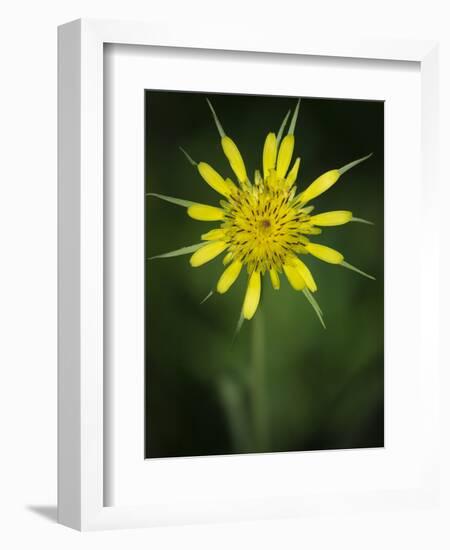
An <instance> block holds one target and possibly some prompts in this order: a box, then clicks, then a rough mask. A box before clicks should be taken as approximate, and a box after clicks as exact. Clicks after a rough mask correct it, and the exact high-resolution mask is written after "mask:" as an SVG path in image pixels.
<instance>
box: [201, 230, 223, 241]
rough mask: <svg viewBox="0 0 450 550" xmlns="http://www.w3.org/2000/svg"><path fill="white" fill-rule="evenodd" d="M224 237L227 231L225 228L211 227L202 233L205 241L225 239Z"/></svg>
mask: <svg viewBox="0 0 450 550" xmlns="http://www.w3.org/2000/svg"><path fill="white" fill-rule="evenodd" d="M224 238H225V231H224V230H223V229H211V231H208V232H207V233H204V234H203V235H202V240H203V241H223V240H224Z"/></svg>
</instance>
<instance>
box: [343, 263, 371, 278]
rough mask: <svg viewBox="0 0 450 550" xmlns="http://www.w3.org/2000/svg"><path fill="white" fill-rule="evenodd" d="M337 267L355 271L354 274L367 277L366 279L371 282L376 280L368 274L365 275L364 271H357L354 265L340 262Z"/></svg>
mask: <svg viewBox="0 0 450 550" xmlns="http://www.w3.org/2000/svg"><path fill="white" fill-rule="evenodd" d="M339 265H341V266H342V267H346V268H347V269H350V270H351V271H355V272H356V273H359V274H360V275H363V276H364V277H367V278H368V279H372V281H375V280H376V279H375V277H373V276H372V275H369V274H368V273H365V272H364V271H361V270H360V269H358V268H357V267H355V266H354V265H351V264H349V263H347V262H342V263H341V264H339Z"/></svg>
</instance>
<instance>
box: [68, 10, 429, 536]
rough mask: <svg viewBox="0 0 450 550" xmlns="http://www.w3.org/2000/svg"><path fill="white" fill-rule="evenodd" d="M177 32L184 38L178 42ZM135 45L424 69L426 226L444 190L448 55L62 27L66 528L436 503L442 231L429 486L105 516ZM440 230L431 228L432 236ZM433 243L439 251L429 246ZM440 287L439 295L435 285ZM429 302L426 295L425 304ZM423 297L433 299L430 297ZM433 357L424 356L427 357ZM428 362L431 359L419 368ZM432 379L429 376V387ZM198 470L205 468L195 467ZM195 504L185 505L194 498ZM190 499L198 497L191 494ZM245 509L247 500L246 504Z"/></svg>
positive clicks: (384, 44)
mask: <svg viewBox="0 0 450 550" xmlns="http://www.w3.org/2000/svg"><path fill="white" fill-rule="evenodd" d="M175 31H176V32H175ZM105 44H128V45H142V46H156V47H166V48H189V49H190V48H195V49H201V50H205V54H207V52H208V51H211V50H225V51H230V52H231V51H232V52H236V53H239V52H258V53H260V54H264V53H269V52H270V53H272V54H273V53H276V54H280V55H286V56H304V55H308V56H313V57H332V58H343V59H344V58H350V59H355V58H356V59H359V60H361V62H362V63H363V62H364V60H367V61H369V60H374V59H377V60H384V61H385V62H390V61H407V62H413V63H417V64H418V67H419V70H420V87H421V100H420V110H421V112H420V114H419V116H420V121H421V124H420V138H421V145H422V151H421V159H420V160H421V193H422V201H421V202H422V205H425V206H424V207H423V209H422V211H421V215H422V216H424V217H429V218H430V219H431V217H432V215H433V212H434V208H435V205H436V195H435V190H436V189H437V181H436V179H437V175H436V168H435V167H436V165H437V163H436V151H437V149H438V148H437V120H438V100H437V94H438V92H437V90H438V88H437V77H438V75H437V66H438V65H437V45H436V44H435V43H433V42H419V41H388V40H361V39H358V38H356V37H355V38H352V37H347V38H345V39H342V38H341V39H338V40H337V39H336V38H334V37H333V38H326V39H325V38H320V39H315V40H313V39H311V38H310V37H304V38H297V37H290V36H283V35H282V34H278V33H275V34H273V35H271V36H270V37H269V36H263V35H262V33H261V34H260V33H258V32H257V30H256V29H255V30H254V31H252V30H251V29H246V32H245V33H242V34H240V33H236V35H233V37H232V38H231V37H230V34H229V32H228V30H227V29H221V28H220V27H218V28H215V29H211V28H209V29H207V30H206V31H205V33H203V34H202V35H201V37H200V36H195V35H194V33H191V32H190V30H189V29H188V28H186V27H184V26H183V25H181V24H180V25H179V26H178V25H176V28H175V26H174V27H171V29H167V28H163V27H160V26H159V25H157V24H156V23H155V24H152V23H133V22H127V23H123V22H114V21H99V20H78V21H75V22H72V23H68V24H66V25H63V26H61V27H60V28H59V34H58V46H59V58H58V86H59V105H58V115H59V142H58V143H59V145H58V161H59V170H58V180H59V184H58V185H59V199H58V208H59V227H58V230H59V244H58V253H59V260H58V269H59V323H58V326H59V355H58V365H59V367H58V376H59V383H58V418H59V422H58V470H59V474H58V518H59V522H60V523H62V524H65V525H68V526H70V527H73V528H76V529H80V530H94V529H110V528H125V527H140V526H153V525H163V524H176V523H189V522H202V521H220V520H224V519H226V520H232V519H254V518H259V517H274V516H293V515H294V516H295V515H299V514H304V513H317V514H320V513H322V512H323V511H324V510H328V509H332V508H335V509H338V508H339V509H340V511H345V510H347V509H353V508H355V507H358V508H360V509H361V508H364V509H367V510H368V511H370V510H376V509H378V508H379V507H383V508H384V509H386V507H400V506H404V505H405V504H406V503H409V504H411V503H414V505H417V506H419V507H420V506H423V505H425V506H428V505H430V504H433V503H434V502H436V499H437V492H438V486H439V478H438V472H437V464H436V463H437V454H436V453H437V451H436V449H435V446H434V445H435V442H436V439H437V435H438V433H437V427H435V426H437V404H436V402H437V395H438V391H437V384H438V342H437V337H438V336H437V335H438V330H437V323H438V321H437V318H438V285H437V279H438V276H437V257H438V244H437V243H438V239H437V238H436V236H435V235H434V233H433V231H434V230H433V227H434V224H428V225H427V234H426V236H427V243H428V244H427V247H426V248H425V247H423V249H421V251H420V254H421V255H422V258H421V259H422V260H423V261H422V262H421V280H425V279H426V280H427V281H428V285H429V287H430V288H429V290H428V292H427V295H426V298H427V299H426V300H425V299H422V300H421V301H420V305H419V308H420V312H421V314H422V316H423V317H424V318H426V319H427V325H426V326H425V325H424V324H423V325H421V334H420V339H421V342H422V344H421V345H422V346H423V347H426V349H427V357H426V361H427V370H426V372H425V371H424V370H423V368H422V369H418V370H417V374H416V375H415V376H417V377H418V378H417V382H418V383H419V382H420V387H421V390H420V391H421V395H420V400H419V405H418V406H419V407H420V410H421V413H422V415H423V418H424V423H427V425H428V426H429V430H428V431H429V435H430V437H429V440H428V441H427V442H428V443H429V446H428V449H427V453H425V454H424V457H423V464H421V467H422V470H421V483H420V484H419V486H414V487H411V488H403V489H402V490H395V491H391V492H390V493H387V492H386V489H383V490H380V491H379V492H376V494H374V492H373V491H372V492H370V491H366V492H365V493H362V494H358V495H354V494H347V493H346V491H345V490H343V489H342V488H341V489H338V490H337V491H334V493H333V494H326V493H325V494H317V495H315V496H314V497H309V498H308V499H307V500H305V499H304V498H302V495H290V496H289V498H285V499H284V500H283V499H282V500H278V501H275V500H273V502H271V503H269V502H267V501H264V499H261V500H260V501H254V502H251V503H250V504H249V503H243V504H242V506H236V505H235V504H236V503H235V502H233V503H231V504H232V505H231V506H228V508H230V510H231V511H230V513H224V510H225V505H220V503H219V505H218V506H217V507H213V508H211V507H209V508H210V510H209V513H207V512H206V509H205V507H204V506H203V507H202V506H197V507H196V506H192V505H191V504H192V503H191V504H190V503H189V498H188V499H187V501H186V503H185V505H184V507H183V506H182V505H181V506H179V507H178V508H177V507H176V506H175V504H174V507H173V510H172V511H170V510H168V509H166V508H164V509H163V510H158V506H157V502H155V503H153V505H152V506H149V505H148V506H147V505H145V504H138V503H136V505H132V504H131V505H130V504H129V503H128V505H127V506H105V494H106V493H107V491H108V487H107V486H106V483H107V477H106V476H105V456H104V450H105V449H104V427H105V412H106V413H107V411H108V409H107V408H106V407H105V399H104V395H105V393H104V392H105V391H106V388H105V386H104V383H103V381H104V369H105V368H106V367H107V365H106V364H105V357H104V347H103V344H104V339H103V337H104V310H105V303H104V249H103V246H104V238H105V235H104V228H105V226H104V208H105V205H104V187H103V186H104V181H103V175H104V154H103V152H104V147H103V144H104V141H103V140H104V138H105V136H104V132H103V129H104V123H103V118H104V84H105V83H104V72H103V65H104V46H105ZM428 227H429V228H428ZM429 243H434V244H433V245H432V246H430V244H429ZM430 281H432V282H433V284H431V285H430ZM421 296H422V295H421ZM422 297H423V296H422ZM422 349H423V348H422ZM418 361H419V362H420V361H421V362H422V363H421V364H422V366H423V362H424V361H425V357H422V358H420V359H418ZM425 374H426V376H425ZM194 460H195V459H194ZM185 496H186V495H185ZM187 496H188V497H189V495H187ZM236 499H237V500H239V496H236Z"/></svg>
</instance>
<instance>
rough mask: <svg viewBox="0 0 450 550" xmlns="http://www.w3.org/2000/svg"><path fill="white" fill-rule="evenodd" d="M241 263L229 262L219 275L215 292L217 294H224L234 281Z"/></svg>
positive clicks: (239, 270)
mask: <svg viewBox="0 0 450 550" xmlns="http://www.w3.org/2000/svg"><path fill="white" fill-rule="evenodd" d="M241 269H242V264H241V262H237V261H236V262H233V263H232V264H230V265H229V266H228V267H227V268H226V269H225V271H224V272H223V273H222V275H221V276H220V279H219V281H218V283H217V292H218V293H219V294H224V293H225V292H226V291H227V290H228V289H229V288H230V286H231V285H232V284H233V283H234V282H235V281H236V279H237V278H238V277H239V273H240V272H241Z"/></svg>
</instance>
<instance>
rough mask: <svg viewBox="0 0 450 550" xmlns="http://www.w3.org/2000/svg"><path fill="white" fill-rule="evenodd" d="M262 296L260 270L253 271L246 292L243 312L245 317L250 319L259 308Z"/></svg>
mask: <svg viewBox="0 0 450 550" xmlns="http://www.w3.org/2000/svg"><path fill="white" fill-rule="evenodd" d="M260 296H261V275H260V274H259V271H253V273H252V274H251V275H250V277H249V279H248V285H247V292H246V293H245V298H244V305H243V306H242V314H243V316H244V319H247V320H250V319H251V318H252V317H253V315H255V311H256V310H257V308H258V304H259V298H260Z"/></svg>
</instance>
